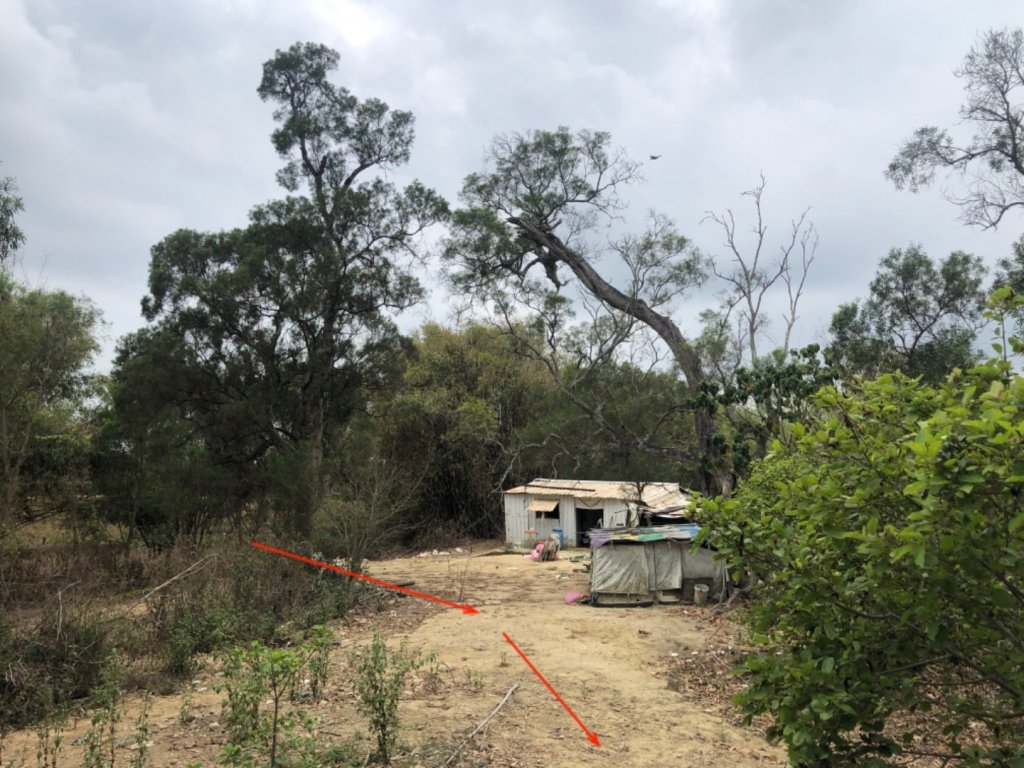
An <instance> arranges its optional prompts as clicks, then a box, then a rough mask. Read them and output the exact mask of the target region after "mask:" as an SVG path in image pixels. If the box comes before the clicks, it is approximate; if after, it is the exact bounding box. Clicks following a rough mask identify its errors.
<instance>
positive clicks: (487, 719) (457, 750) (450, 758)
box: [441, 683, 519, 768]
mask: <svg viewBox="0 0 1024 768" xmlns="http://www.w3.org/2000/svg"><path fill="white" fill-rule="evenodd" d="M518 687H519V683H516V684H515V685H513V686H512V687H511V688H509V689H508V693H506V694H505V698H503V699H502V700H501V701H499V702H498V706H496V707H495V708H494V709H492V710H491V713H490V714H489V715H487V717H485V718H484V719H483V720H481V721H480V724H479V725H478V726H477V727H476V728H474V729H473V730H472V731H471V732H470V734H469V736H467V737H466V738H464V739H463V740H462V743H461V744H459V746H457V747H456V748H455V751H454V752H452V753H451V755H449V756H448V759H447V760H445V761H444V765H443V766H441V768H448V766H449V765H451V764H452V761H453V760H454V759H455V758H456V757H458V756H459V753H460V752H462V748H463V747H465V746H466V745H467V744H468V743H469V740H470V739H472V738H473V737H474V736H476V735H477V734H478V733H479V732H480V729H481V728H483V727H484V726H485V725H487V723H489V722H490V720H491V718H492V717H494V716H495V715H496V714H498V712H499V710H501V708H502V707H504V706H505V704H506V702H507V701H508V700H509V699H511V698H512V694H513V693H515V692H516V689H517V688H518Z"/></svg>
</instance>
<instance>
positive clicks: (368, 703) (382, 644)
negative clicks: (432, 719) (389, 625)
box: [350, 634, 433, 763]
mask: <svg viewBox="0 0 1024 768" xmlns="http://www.w3.org/2000/svg"><path fill="white" fill-rule="evenodd" d="M432 660H433V655H432V654H431V655H427V656H423V655H422V654H420V653H419V652H418V651H411V650H409V646H408V644H407V642H406V641H405V640H403V641H402V644H401V645H400V646H399V647H398V649H396V650H394V651H388V648H387V641H386V640H385V638H384V636H383V635H377V634H375V635H374V636H373V641H372V642H371V643H370V645H369V646H367V647H366V648H364V649H363V650H361V651H357V652H354V653H353V654H352V656H351V659H350V664H351V667H352V675H353V677H352V685H353V688H354V689H355V692H356V696H358V697H359V702H358V704H357V707H358V709H359V711H360V713H362V714H363V715H364V716H365V717H366V718H367V720H369V722H370V730H371V731H372V732H373V734H374V736H375V737H376V739H377V756H378V757H379V758H380V759H381V760H382V761H383V762H384V763H390V762H391V756H392V754H393V752H394V748H395V743H396V741H397V739H398V725H399V723H398V701H399V698H400V697H401V695H402V689H403V688H404V686H405V678H406V676H407V675H408V674H409V673H410V672H413V671H415V670H417V669H419V668H420V667H422V666H423V665H424V664H428V663H429V662H431V661H432Z"/></svg>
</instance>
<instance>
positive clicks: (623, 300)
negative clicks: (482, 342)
mask: <svg viewBox="0 0 1024 768" xmlns="http://www.w3.org/2000/svg"><path fill="white" fill-rule="evenodd" d="M508 221H509V223H510V224H512V225H513V226H515V227H516V228H517V229H519V230H520V232H522V234H523V235H524V236H525V237H526V238H527V239H529V240H530V241H531V242H533V243H535V244H536V245H537V246H539V247H540V248H541V250H543V251H545V252H546V253H547V254H549V255H550V256H551V257H552V258H553V259H555V260H557V261H560V262H561V263H563V264H565V265H566V266H567V267H569V269H570V270H571V271H572V272H573V274H574V275H576V277H577V279H578V280H579V281H580V283H581V284H582V285H583V287H584V289H586V290H587V291H588V292H589V293H590V294H591V295H592V296H594V297H595V298H597V299H598V300H600V301H601V302H603V303H604V304H605V305H606V306H608V307H611V308H612V309H615V310H618V311H619V312H623V313H624V314H626V315H629V316H630V317H633V318H635V319H636V320H638V321H639V322H641V323H643V324H644V325H646V326H647V327H648V328H650V329H651V330H652V331H654V332H655V333H656V334H658V336H659V337H660V338H661V340H662V341H664V342H665V344H666V345H668V348H669V350H670V351H671V352H672V356H673V357H674V358H675V360H676V362H677V363H678V364H679V367H680V369H681V370H682V372H683V375H684V376H685V377H686V385H687V389H688V391H689V394H690V397H691V398H694V399H696V398H698V397H699V396H700V394H701V385H702V384H703V383H704V382H705V381H706V380H707V376H706V375H705V373H704V368H703V366H702V365H701V360H700V354H699V353H698V352H697V350H696V349H695V348H694V346H693V345H692V344H691V343H690V342H689V340H688V339H687V338H686V337H685V336H684V335H683V333H682V331H680V330H679V326H677V325H676V324H675V322H674V321H673V320H672V319H671V318H670V317H668V316H667V315H662V314H660V313H659V312H657V311H655V310H654V309H652V308H651V307H650V306H649V305H648V304H647V302H645V301H644V300H643V299H641V298H640V297H638V296H635V295H634V296H631V295H629V294H626V293H623V292H622V291H620V290H619V289H618V288H616V287H615V286H614V285H612V284H611V283H609V282H607V281H606V280H605V279H604V278H603V277H601V275H600V274H598V272H597V270H595V269H594V267H593V266H592V265H591V264H590V262H589V261H587V259H586V258H585V257H584V256H583V255H581V254H579V253H577V252H576V251H575V250H573V249H572V248H569V247H568V246H567V245H565V243H563V242H562V241H561V240H560V239H559V238H558V237H557V236H556V235H554V234H553V233H551V232H546V231H544V230H542V229H539V228H538V227H536V226H535V225H533V224H531V223H530V222H528V221H525V220H523V219H520V218H518V217H515V216H513V217H510V218H509V219H508ZM694 431H695V432H696V435H697V449H698V459H699V464H700V466H699V468H698V470H699V472H700V475H701V482H702V485H703V486H704V487H703V488H702V489H701V490H702V491H703V492H704V493H708V494H716V495H717V494H722V495H724V496H728V495H729V494H730V493H731V492H732V477H731V475H730V473H729V472H728V471H726V470H725V469H724V468H723V467H722V464H723V461H722V456H721V452H720V451H719V450H718V447H717V445H716V444H715V441H714V437H715V435H716V433H717V430H716V428H715V413H714V406H713V405H711V406H704V405H700V404H698V405H697V406H696V407H695V410H694Z"/></svg>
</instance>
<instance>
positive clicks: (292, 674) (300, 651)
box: [221, 627, 333, 768]
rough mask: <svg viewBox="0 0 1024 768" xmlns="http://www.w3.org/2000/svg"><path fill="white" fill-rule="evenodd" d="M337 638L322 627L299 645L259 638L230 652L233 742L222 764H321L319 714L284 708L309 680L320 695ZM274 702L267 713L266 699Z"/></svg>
mask: <svg viewBox="0 0 1024 768" xmlns="http://www.w3.org/2000/svg"><path fill="white" fill-rule="evenodd" d="M332 641H333V636H332V635H331V633H330V631H329V630H327V629H326V628H324V627H316V628H314V630H313V631H312V633H311V637H310V639H309V640H308V641H307V642H306V643H303V644H302V645H301V646H299V647H297V648H270V647H267V646H265V645H263V644H262V643H260V642H258V641H253V642H252V643H250V644H249V645H247V646H244V647H239V648H232V649H231V650H229V651H227V652H226V653H225V654H224V676H225V683H224V689H225V690H226V692H227V698H226V699H225V700H224V703H223V713H224V723H225V725H226V726H227V729H228V737H229V743H228V744H227V745H225V747H224V750H223V753H222V760H221V762H222V764H224V765H228V766H235V767H236V768H243V767H248V766H253V765H257V764H260V763H258V762H255V761H256V760H257V758H259V757H260V756H261V755H262V756H265V757H266V758H267V760H268V761H269V765H271V766H279V765H280V766H295V768H299V767H300V766H309V768H313V766H319V765H321V764H322V757H323V755H322V752H323V750H322V749H321V746H320V743H319V740H318V739H317V738H316V733H315V727H314V725H315V724H314V721H313V718H311V717H310V716H309V715H308V714H306V712H305V711H303V710H301V709H295V710H288V711H286V710H285V709H284V704H285V702H286V697H288V698H295V697H296V694H297V692H298V691H299V690H300V687H301V682H302V681H303V680H308V681H309V690H310V695H311V696H312V697H313V698H315V699H319V698H320V696H321V695H322V693H323V687H324V684H325V683H326V680H327V653H328V650H329V648H330V645H331V643H332ZM267 700H269V702H270V709H269V711H265V710H264V708H263V706H262V705H263V702H264V701H267Z"/></svg>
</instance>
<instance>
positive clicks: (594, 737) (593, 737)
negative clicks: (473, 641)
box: [501, 632, 601, 747]
mask: <svg viewBox="0 0 1024 768" xmlns="http://www.w3.org/2000/svg"><path fill="white" fill-rule="evenodd" d="M501 636H502V637H504V638H505V641H506V642H507V643H508V644H509V645H511V646H512V647H513V648H515V650H516V653H518V654H519V655H520V657H522V659H523V661H525V662H526V666H528V667H529V668H530V669H531V670H532V671H533V674H535V675H536V676H537V677H538V678H539V679H540V681H541V682H542V683H544V686H545V687H546V688H547V689H548V690H549V691H551V695H552V696H554V697H555V698H556V699H558V703H559V704H561V705H562V706H563V707H565V711H566V712H568V713H569V717H571V718H572V719H573V720H575V721H576V725H578V726H579V727H580V728H582V729H583V732H584V733H585V734H587V739H588V740H589V741H590V743H591V744H593V745H594V746H595V747H600V746H601V740H600V739H598V738H597V734H596V733H594V732H593V731H592V730H590V729H589V728H587V726H585V725H584V724H583V721H582V720H580V719H579V718H578V717H577V716H576V713H575V712H573V711H572V707H570V706H569V705H568V704H566V703H565V699H563V698H562V697H561V696H559V695H558V691H556V690H555V689H554V688H553V687H552V685H551V683H549V682H548V681H547V680H546V679H545V678H544V675H542V674H541V673H540V670H538V669H537V668H536V667H535V666H533V664H532V662H531V661H530V660H529V659H528V658H526V654H525V653H523V652H522V651H521V650H520V649H519V646H518V645H516V644H515V643H514V642H512V638H511V637H509V636H508V632H502V633H501Z"/></svg>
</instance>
